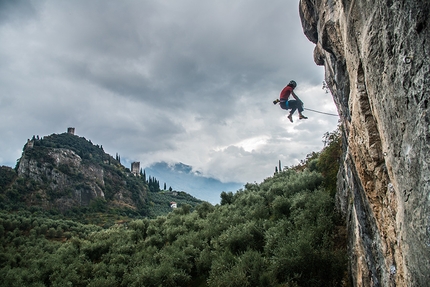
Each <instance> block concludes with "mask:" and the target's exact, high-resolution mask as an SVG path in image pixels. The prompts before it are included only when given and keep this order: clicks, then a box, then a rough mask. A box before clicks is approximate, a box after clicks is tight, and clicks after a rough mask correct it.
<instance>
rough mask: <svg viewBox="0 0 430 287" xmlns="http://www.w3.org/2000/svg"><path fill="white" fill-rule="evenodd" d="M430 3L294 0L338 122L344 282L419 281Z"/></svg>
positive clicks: (423, 274) (427, 198)
mask: <svg viewBox="0 0 430 287" xmlns="http://www.w3.org/2000/svg"><path fill="white" fill-rule="evenodd" d="M429 15H430V2H429V1H427V0H426V1H422V0H408V1H396V0H375V1H368V0H352V1H346V0H301V1H300V16H301V19H302V26H303V30H304V33H305V35H306V36H307V37H308V38H309V40H310V41H312V42H313V43H315V44H316V47H315V50H314V60H315V63H316V64H318V65H324V67H325V72H326V76H325V77H326V79H325V80H326V82H327V84H328V86H329V87H330V90H331V92H332V94H333V98H334V101H335V103H336V105H337V108H338V110H339V113H340V115H341V121H342V131H343V137H344V156H343V165H342V167H341V169H340V171H339V178H338V199H339V200H338V206H339V208H340V209H341V210H342V212H343V213H344V215H345V218H346V221H347V225H348V231H349V255H350V269H351V278H352V281H353V285H354V286H429V284H430V283H429V282H430V192H429V191H430V169H429V166H430V157H429V150H430V145H429V144H430V112H429V108H430V107H429V105H430V103H429V91H430V88H429V86H430V71H429V69H430V59H429V56H430V31H429V28H430V20H429Z"/></svg>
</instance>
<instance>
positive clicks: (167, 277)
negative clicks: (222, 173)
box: [0, 139, 346, 286]
mask: <svg viewBox="0 0 430 287" xmlns="http://www.w3.org/2000/svg"><path fill="white" fill-rule="evenodd" d="M336 145H337V148H340V147H339V141H338V140H337V139H335V140H331V141H330V142H329V143H328V144H327V146H326V148H325V149H324V150H323V151H322V152H321V153H313V154H312V155H310V156H308V158H307V159H306V160H304V161H303V162H302V163H301V164H300V165H299V166H295V167H290V168H286V169H284V170H283V171H280V172H278V173H277V174H275V175H274V176H273V177H270V178H267V179H266V180H264V181H263V182H262V183H260V184H257V183H254V184H246V185H245V187H244V189H241V190H239V191H237V192H236V193H230V192H229V193H227V192H223V193H222V194H221V204H220V205H216V206H213V205H211V204H209V203H207V202H204V203H201V204H200V205H198V206H197V207H196V208H195V210H194V211H193V210H192V208H191V206H190V205H187V204H184V205H182V207H180V208H178V209H176V210H174V211H172V212H170V213H169V214H167V215H164V216H159V217H157V218H156V219H138V220H133V221H130V222H127V223H125V224H115V225H113V226H111V227H109V228H102V227H98V226H95V225H90V224H81V223H77V222H75V221H69V220H54V219H52V218H46V217H44V216H42V215H40V216H39V215H37V214H35V213H33V214H31V213H29V212H25V211H21V212H16V213H5V212H2V213H0V240H1V242H0V250H1V252H0V256H1V260H0V277H1V278H3V281H2V283H1V284H3V286H69V285H70V286H345V283H344V282H343V279H344V275H345V272H346V250H345V244H344V238H343V237H342V236H341V234H342V232H341V230H342V228H341V226H342V223H343V222H341V220H340V218H339V217H338V215H337V213H336V212H335V209H334V199H333V193H332V192H331V191H330V190H328V189H327V187H329V186H331V184H330V182H331V181H332V180H333V179H329V178H326V177H325V174H327V173H326V171H328V170H329V169H332V168H333V169H336V166H337V164H338V162H337V161H336V160H331V159H332V158H333V156H334V155H333V152H334V151H336V149H337V148H335V146H336ZM328 158H329V159H330V160H329V161H328V162H324V161H325V160H326V159H328ZM322 168H324V170H321V169H322ZM323 171H324V172H323Z"/></svg>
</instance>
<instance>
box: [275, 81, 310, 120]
mask: <svg viewBox="0 0 430 287" xmlns="http://www.w3.org/2000/svg"><path fill="white" fill-rule="evenodd" d="M296 86H297V83H296V82H295V81H290V83H288V85H287V86H286V87H285V88H284V89H283V90H282V92H281V95H280V98H279V99H276V100H274V101H273V104H275V105H276V104H277V103H279V105H280V106H281V108H282V109H284V110H289V109H291V111H290V114H289V115H288V119H289V120H290V122H293V114H294V112H295V111H296V110H297V111H298V112H299V119H300V120H302V119H307V117H305V116H304V115H303V114H302V112H303V102H302V101H301V100H300V99H299V97H298V96H297V95H296V94H295V93H294V91H293V90H294V88H295V87H296ZM290 95H291V96H293V98H294V99H295V100H288V98H289V97H290Z"/></svg>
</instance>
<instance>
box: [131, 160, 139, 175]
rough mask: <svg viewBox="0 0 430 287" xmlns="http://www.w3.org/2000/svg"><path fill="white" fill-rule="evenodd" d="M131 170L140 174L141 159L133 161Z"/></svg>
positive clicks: (135, 173)
mask: <svg viewBox="0 0 430 287" xmlns="http://www.w3.org/2000/svg"><path fill="white" fill-rule="evenodd" d="M131 172H132V173H133V174H134V175H138V174H139V172H140V162H139V161H135V162H132V163H131Z"/></svg>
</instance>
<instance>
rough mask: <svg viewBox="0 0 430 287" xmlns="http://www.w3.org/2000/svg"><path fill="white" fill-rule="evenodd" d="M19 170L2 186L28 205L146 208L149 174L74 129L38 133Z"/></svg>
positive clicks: (11, 198) (59, 208) (10, 199)
mask: <svg viewBox="0 0 430 287" xmlns="http://www.w3.org/2000/svg"><path fill="white" fill-rule="evenodd" d="M3 169H4V168H3ZM15 170H16V173H15V174H16V175H15V178H13V177H9V178H10V180H9V184H7V185H6V184H4V186H3V187H2V189H3V192H4V193H3V194H4V195H5V196H6V197H7V200H8V202H16V201H19V202H21V203H24V204H25V206H27V207H31V206H35V207H38V208H43V209H45V210H52V209H54V210H57V211H59V212H66V211H68V210H70V209H76V208H81V207H88V206H90V205H92V204H93V205H94V204H95V205H97V204H99V205H100V204H103V205H108V206H109V207H115V208H120V209H129V210H136V211H139V210H140V211H141V210H142V208H143V207H144V205H145V202H146V199H147V194H148V187H147V185H146V183H145V181H144V180H143V179H141V178H139V176H135V175H134V174H132V173H131V172H130V170H128V169H126V168H125V167H124V166H122V165H121V163H120V162H119V161H118V160H117V159H114V158H113V157H112V156H110V155H109V154H107V153H105V152H104V151H103V147H101V146H98V145H93V144H92V143H91V141H89V140H86V139H85V138H83V137H78V136H76V135H73V134H69V133H63V134H52V135H50V136H45V137H43V138H41V139H39V138H35V137H33V139H32V140H29V141H28V142H27V144H26V145H25V146H24V148H23V153H22V156H21V158H20V159H19V161H18V163H17V166H16V168H15ZM3 173H5V171H4V170H3ZM10 174H13V173H12V172H10Z"/></svg>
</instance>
